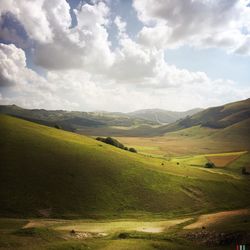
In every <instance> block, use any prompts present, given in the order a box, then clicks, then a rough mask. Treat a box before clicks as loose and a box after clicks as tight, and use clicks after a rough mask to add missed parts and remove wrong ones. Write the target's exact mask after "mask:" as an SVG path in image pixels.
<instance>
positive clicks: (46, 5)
mask: <svg viewBox="0 0 250 250" xmlns="http://www.w3.org/2000/svg"><path fill="white" fill-rule="evenodd" d="M0 15H1V17H0V103H1V104H13V103H14V104H17V105H20V106H22V107H25V108H46V109H67V110H85V111H91V110H107V111H133V110H136V109H143V108H163V109H169V110H187V109H191V108H196V107H208V106H215V105H220V104H223V103H227V102H231V101H235V100H240V99H245V98H248V97H250V1H249V0H102V1H101V0H100V1H98V0H89V1H82V0H68V1H66V0H1V1H0Z"/></svg>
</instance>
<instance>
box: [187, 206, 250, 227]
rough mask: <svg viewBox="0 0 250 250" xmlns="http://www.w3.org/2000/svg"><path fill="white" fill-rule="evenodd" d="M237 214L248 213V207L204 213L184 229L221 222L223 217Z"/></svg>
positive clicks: (249, 211) (249, 210)
mask: <svg viewBox="0 0 250 250" xmlns="http://www.w3.org/2000/svg"><path fill="white" fill-rule="evenodd" d="M238 215H250V209H239V210H232V211H223V212H218V213H213V214H204V215H201V216H200V217H199V218H198V220H197V221H196V222H194V223H192V224H189V225H187V226H185V227H184V229H196V228H202V227H207V226H209V225H211V224H214V223H218V222H222V221H223V220H225V219H228V218H230V217H234V216H238Z"/></svg>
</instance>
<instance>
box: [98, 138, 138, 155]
mask: <svg viewBox="0 0 250 250" xmlns="http://www.w3.org/2000/svg"><path fill="white" fill-rule="evenodd" d="M96 140H97V141H101V142H104V143H106V144H109V145H112V146H115V147H117V148H120V149H124V150H129V151H130V152H133V153H137V151H136V150H135V149H134V148H128V147H125V146H124V145H123V144H122V143H120V142H119V141H118V140H116V139H114V138H112V137H107V138H104V137H97V138H96Z"/></svg>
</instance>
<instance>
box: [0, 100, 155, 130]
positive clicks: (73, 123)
mask: <svg viewBox="0 0 250 250" xmlns="http://www.w3.org/2000/svg"><path fill="white" fill-rule="evenodd" d="M0 113H2V114H8V115H12V116H15V117H19V118H22V119H25V120H28V121H33V122H36V123H39V124H43V125H46V126H51V127H54V126H59V127H61V128H62V129H64V130H68V131H76V130H78V129H81V128H105V127H108V126H123V127H130V126H137V125H145V124H146V125H156V123H155V122H152V121H148V120H145V119H142V118H137V117H130V116H129V115H126V114H124V113H112V112H80V111H65V110H45V109H23V108H21V107H18V106H16V105H0Z"/></svg>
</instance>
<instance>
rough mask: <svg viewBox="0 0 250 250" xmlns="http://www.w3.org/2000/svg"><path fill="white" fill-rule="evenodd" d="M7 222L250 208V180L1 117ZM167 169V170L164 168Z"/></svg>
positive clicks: (0, 195)
mask: <svg viewBox="0 0 250 250" xmlns="http://www.w3.org/2000/svg"><path fill="white" fill-rule="evenodd" d="M0 150H1V167H0V173H1V174H0V204H1V206H0V215H1V216H49V217H110V216H126V215H128V214H129V215H130V216H131V214H132V215H134V216H136V215H137V214H145V213H146V214H147V213H160V214H162V215H168V216H170V215H173V214H181V215H184V214H186V213H191V212H199V211H208V210H216V209H231V208H236V207H242V206H249V205H250V204H249V203H250V201H249V199H247V197H249V193H250V186H249V181H248V180H245V179H243V178H239V177H237V176H235V177H234V176H233V175H227V174H223V173H216V172H209V171H207V170H205V169H201V168H200V169H198V168H190V169H188V168H186V167H181V166H177V165H176V164H174V163H168V162H167V161H164V160H161V159H153V158H150V157H146V156H142V155H139V154H134V153H130V152H126V151H125V150H121V149H118V148H116V147H113V146H110V145H107V144H104V143H102V142H99V141H96V140H93V139H91V138H88V137H85V136H81V135H77V134H74V133H70V132H66V131H63V130H60V129H55V128H50V127H46V126H43V125H38V124H35V123H32V122H29V121H25V120H21V119H18V118H13V117H9V116H5V115H1V116H0ZM162 164H163V165H162Z"/></svg>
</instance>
